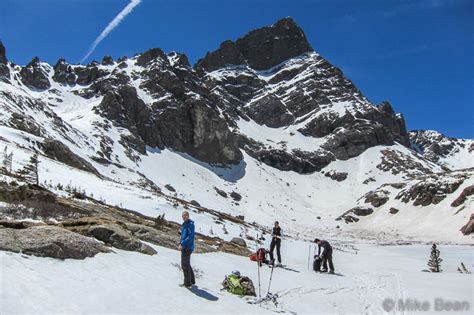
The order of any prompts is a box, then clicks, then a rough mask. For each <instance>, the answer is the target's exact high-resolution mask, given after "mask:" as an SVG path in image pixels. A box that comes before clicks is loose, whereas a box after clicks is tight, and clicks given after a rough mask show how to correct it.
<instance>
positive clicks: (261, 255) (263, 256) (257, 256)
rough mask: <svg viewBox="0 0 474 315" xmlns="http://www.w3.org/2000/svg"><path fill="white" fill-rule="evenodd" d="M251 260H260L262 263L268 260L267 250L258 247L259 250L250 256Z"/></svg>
mask: <svg viewBox="0 0 474 315" xmlns="http://www.w3.org/2000/svg"><path fill="white" fill-rule="evenodd" d="M249 258H250V260H252V261H258V262H260V263H262V262H266V261H267V250H266V249H265V248H259V249H257V252H255V253H253V254H251V255H250V256H249Z"/></svg>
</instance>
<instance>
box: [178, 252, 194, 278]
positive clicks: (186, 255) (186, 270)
mask: <svg viewBox="0 0 474 315" xmlns="http://www.w3.org/2000/svg"><path fill="white" fill-rule="evenodd" d="M181 269H183V274H184V285H185V286H191V284H195V283H196V280H195V279H194V271H193V268H191V251H190V250H189V249H187V248H183V249H182V250H181Z"/></svg>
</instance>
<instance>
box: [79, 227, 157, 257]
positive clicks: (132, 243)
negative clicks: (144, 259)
mask: <svg viewBox="0 0 474 315" xmlns="http://www.w3.org/2000/svg"><path fill="white" fill-rule="evenodd" d="M88 233H89V235H92V236H94V237H95V238H96V239H98V240H100V241H102V242H104V243H106V244H109V245H111V246H113V247H116V248H119V249H123V250H128V251H136V252H139V253H143V254H147V255H155V254H156V251H155V250H154V249H153V248H152V247H150V246H148V245H146V244H144V243H142V242H140V240H139V239H138V238H136V237H134V236H133V235H131V234H130V233H128V232H127V231H126V230H124V229H122V228H121V227H120V226H118V225H116V224H103V225H95V226H92V227H91V228H90V229H89V231H88Z"/></svg>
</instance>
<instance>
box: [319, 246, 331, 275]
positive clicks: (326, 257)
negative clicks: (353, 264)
mask: <svg viewBox="0 0 474 315" xmlns="http://www.w3.org/2000/svg"><path fill="white" fill-rule="evenodd" d="M321 260H322V262H321V266H322V267H323V270H328V263H329V270H331V271H334V264H333V263H332V250H329V251H324V253H323V257H321Z"/></svg>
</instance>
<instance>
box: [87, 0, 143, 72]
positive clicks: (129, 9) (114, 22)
mask: <svg viewBox="0 0 474 315" xmlns="http://www.w3.org/2000/svg"><path fill="white" fill-rule="evenodd" d="M141 1H142V0H130V3H129V4H127V6H126V7H125V8H124V9H123V10H122V11H120V13H119V14H118V15H117V16H116V17H115V18H114V19H113V20H112V22H110V23H109V25H107V27H106V28H105V29H104V30H103V31H102V33H100V35H99V37H97V38H96V39H95V41H94V42H93V43H92V45H91V47H90V48H89V51H88V52H87V54H86V55H85V56H84V57H83V58H82V59H81V63H83V62H84V60H86V59H87V58H88V57H89V56H90V55H91V54H92V53H93V52H94V50H95V48H96V47H97V45H99V43H100V42H101V41H102V40H103V39H104V38H105V37H107V35H109V33H110V32H112V30H113V29H114V28H116V27H117V26H118V25H119V24H120V22H122V20H123V19H124V18H125V17H126V16H127V15H129V14H130V13H131V12H132V11H133V9H134V8H135V7H136V6H137V5H139V4H140V2H141Z"/></svg>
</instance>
